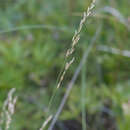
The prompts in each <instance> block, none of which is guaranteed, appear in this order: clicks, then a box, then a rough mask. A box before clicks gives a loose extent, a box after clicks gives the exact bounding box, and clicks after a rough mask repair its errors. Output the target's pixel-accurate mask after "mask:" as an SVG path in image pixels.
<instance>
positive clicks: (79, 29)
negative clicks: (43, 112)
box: [48, 0, 96, 130]
mask: <svg viewBox="0 0 130 130" xmlns="http://www.w3.org/2000/svg"><path fill="white" fill-rule="evenodd" d="M95 2H96V1H95V0H93V1H92V3H91V5H90V7H88V9H87V12H84V13H83V18H82V19H81V21H80V24H79V28H78V30H76V31H75V33H74V36H73V38H72V45H71V48H70V49H68V50H67V52H66V57H69V56H70V55H71V54H72V53H73V52H74V50H75V46H76V44H77V43H78V41H79V39H80V32H81V30H82V27H83V24H84V23H85V21H86V19H87V17H89V16H90V14H91V13H92V9H93V8H94V7H95ZM89 50H90V49H89ZM87 54H88V53H87ZM87 54H86V56H85V58H86V57H87ZM73 61H74V57H73V59H72V60H71V61H70V62H69V63H67V64H66V65H65V69H64V71H63V73H62V75H61V78H60V81H59V83H58V86H57V88H59V87H60V84H61V82H62V81H63V79H64V75H65V73H66V71H67V70H68V68H69V67H70V65H71V64H72V63H73ZM79 72H80V68H79V69H78V70H77V71H76V72H75V73H76V74H75V75H74V77H73V79H72V82H71V83H70V84H69V87H68V89H67V92H66V94H65V96H64V97H63V100H62V102H61V104H60V106H59V108H58V110H57V112H56V114H55V116H54V118H53V120H52V122H51V124H50V127H49V129H48V130H52V129H53V127H54V125H55V123H56V121H57V119H58V117H59V115H60V113H61V110H62V109H63V106H64V104H65V102H66V99H67V97H68V95H69V92H70V90H71V88H72V86H73V83H74V82H73V80H74V81H75V80H76V78H77V77H76V76H77V75H78V74H79Z"/></svg>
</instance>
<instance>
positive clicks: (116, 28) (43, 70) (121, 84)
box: [0, 0, 130, 130]
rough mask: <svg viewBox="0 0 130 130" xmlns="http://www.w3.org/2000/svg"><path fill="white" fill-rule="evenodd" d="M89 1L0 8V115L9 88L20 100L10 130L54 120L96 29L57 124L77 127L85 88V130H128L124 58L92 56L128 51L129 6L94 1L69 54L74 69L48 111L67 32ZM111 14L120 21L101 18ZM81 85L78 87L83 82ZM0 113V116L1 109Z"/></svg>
mask: <svg viewBox="0 0 130 130" xmlns="http://www.w3.org/2000/svg"><path fill="white" fill-rule="evenodd" d="M90 2H91V1H90V0H76V1H74V0H66V1H65V0H54V1H50V0H17V1H16V0H12V1H10V0H4V1H3V0H1V1H0V108H2V105H3V101H4V100H5V98H6V96H7V93H8V91H9V89H10V88H13V87H15V88H16V89H17V93H16V95H18V97H19V99H18V102H17V105H16V112H15V115H14V117H13V122H12V124H11V128H10V130H36V129H38V128H40V126H41V124H42V122H43V121H44V119H46V118H47V116H48V114H51V113H53V112H55V111H56V110H57V108H58V106H59V103H60V101H61V99H62V97H63V93H64V92H65V90H66V87H65V86H66V84H67V83H68V82H69V81H70V79H71V77H72V76H73V73H74V72H75V70H76V67H77V65H78V63H79V62H80V60H81V57H82V55H83V53H84V51H85V48H87V47H88V45H89V43H90V41H91V39H92V38H93V35H94V33H95V32H96V30H97V28H98V27H99V26H101V27H102V30H101V33H100V35H99V37H98V39H97V41H96V45H95V46H94V48H93V50H92V51H91V54H90V56H89V59H88V62H86V64H85V65H84V67H83V69H84V70H85V71H82V72H81V75H80V76H79V78H78V80H77V81H76V83H75V86H74V88H73V90H72V93H71V95H70V97H69V100H68V102H67V104H66V106H65V108H64V110H63V112H62V114H61V116H60V120H59V122H60V121H61V122H62V123H63V124H64V126H66V127H67V125H66V124H67V123H65V122H64V121H68V122H69V121H70V123H71V124H72V125H73V122H72V119H73V120H77V121H78V122H79V123H80V124H81V110H82V106H81V88H82V85H83V84H85V86H86V89H85V92H86V95H85V106H86V118H87V127H88V129H90V130H91V129H92V130H97V129H100V130H104V129H109V128H110V129H119V130H129V128H130V124H129V122H130V111H129V109H130V93H129V92H130V57H125V56H122V55H121V54H119V55H115V54H111V53H106V52H102V51H99V50H98V49H97V46H99V45H107V46H108V47H113V48H118V49H120V50H129V49H130V32H129V25H130V16H129V7H130V1H129V0H125V1H122V0H118V1H116V0H109V1H104V0H97V3H96V9H95V12H94V14H96V15H94V16H93V17H91V18H89V19H88V20H87V22H86V24H85V25H84V30H83V32H82V37H81V40H80V42H79V44H78V46H77V48H76V51H75V53H74V55H75V57H76V61H75V62H74V64H73V65H72V66H71V68H70V69H69V71H68V72H67V75H66V77H65V80H64V83H63V85H62V87H61V88H60V89H59V91H58V92H57V95H56V98H55V99H54V101H53V104H52V107H51V111H49V113H47V108H48V104H49V100H50V98H51V95H52V93H53V90H54V88H55V85H56V81H57V77H58V74H59V73H60V71H61V69H62V68H63V65H64V61H65V59H64V57H65V52H66V50H67V49H68V48H69V47H70V44H71V38H72V35H73V33H74V30H75V29H76V27H77V26H78V23H79V21H80V19H81V14H82V12H83V11H84V10H86V9H87V7H88V5H89V4H90ZM106 6H110V7H113V8H115V9H117V10H118V11H119V12H120V14H121V15H122V16H123V17H124V19H125V21H127V25H123V24H122V23H121V22H120V19H119V18H116V17H114V16H112V14H110V13H105V12H104V11H103V10H102V9H103V8H104V7H106ZM82 75H84V76H85V80H83V76H82ZM0 111H1V109H0ZM112 126H113V127H112Z"/></svg>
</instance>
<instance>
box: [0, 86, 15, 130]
mask: <svg viewBox="0 0 130 130" xmlns="http://www.w3.org/2000/svg"><path fill="white" fill-rule="evenodd" d="M14 92H15V88H12V89H11V90H10V91H9V93H8V97H7V99H6V100H5V102H4V105H3V109H2V110H3V111H2V114H1V119H0V130H2V128H1V126H2V125H3V124H5V130H8V129H9V127H10V123H11V120H12V115H13V114H14V112H15V104H16V101H17V96H15V97H13V94H14Z"/></svg>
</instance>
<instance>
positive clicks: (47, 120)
mask: <svg viewBox="0 0 130 130" xmlns="http://www.w3.org/2000/svg"><path fill="white" fill-rule="evenodd" d="M52 117H53V116H52V115H50V116H49V117H48V118H47V119H46V120H45V122H44V123H43V125H42V127H41V128H40V129H39V130H44V128H45V127H46V125H47V124H48V123H49V121H50V120H51V119H52Z"/></svg>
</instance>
